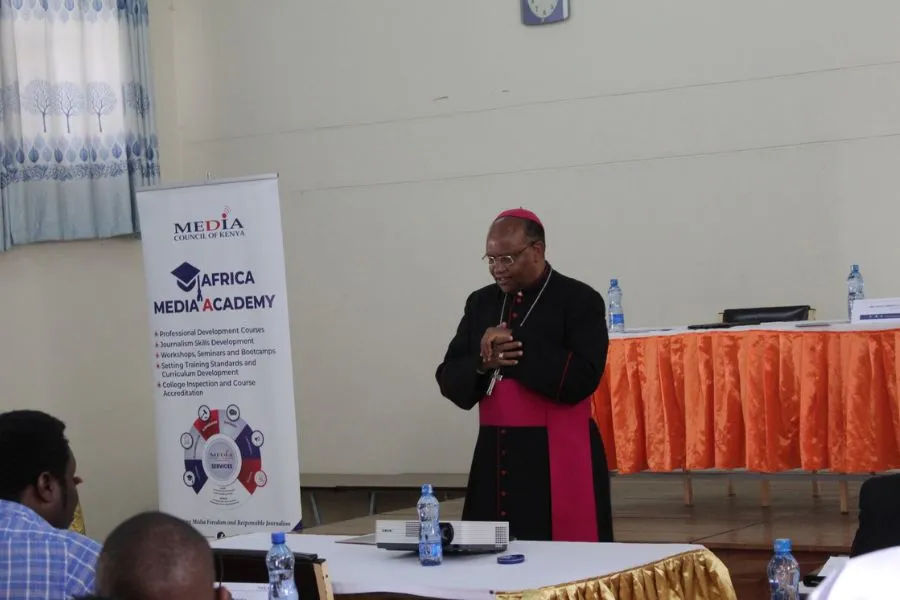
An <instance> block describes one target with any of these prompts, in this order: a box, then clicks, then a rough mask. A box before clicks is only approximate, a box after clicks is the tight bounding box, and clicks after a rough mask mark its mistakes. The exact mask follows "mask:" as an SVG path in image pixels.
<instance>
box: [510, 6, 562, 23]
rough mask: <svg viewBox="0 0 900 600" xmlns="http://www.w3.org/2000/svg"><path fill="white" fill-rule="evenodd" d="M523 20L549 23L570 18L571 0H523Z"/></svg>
mask: <svg viewBox="0 0 900 600" xmlns="http://www.w3.org/2000/svg"><path fill="white" fill-rule="evenodd" d="M521 2H522V22H523V23H524V24H526V25H547V24H549V23H558V22H559V21H565V20H566V19H568V18H569V0H521Z"/></svg>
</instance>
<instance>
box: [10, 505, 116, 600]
mask: <svg viewBox="0 0 900 600" xmlns="http://www.w3.org/2000/svg"><path fill="white" fill-rule="evenodd" d="M99 555H100V544H98V543H97V542H95V541H93V540H91V539H88V538H86V537H84V536H83V535H79V534H77V533H75V532H74V531H65V530H62V529H56V528H55V527H53V526H52V525H50V524H49V523H48V522H47V521H45V520H44V519H43V518H41V517H40V516H39V515H38V514H37V513H35V512H34V511H32V510H31V509H30V508H28V507H26V506H24V505H22V504H18V503H16V502H6V501H4V500H0V600H65V599H68V598H73V597H77V596H84V595H88V594H93V593H94V568H95V567H96V565H97V557H98V556H99Z"/></svg>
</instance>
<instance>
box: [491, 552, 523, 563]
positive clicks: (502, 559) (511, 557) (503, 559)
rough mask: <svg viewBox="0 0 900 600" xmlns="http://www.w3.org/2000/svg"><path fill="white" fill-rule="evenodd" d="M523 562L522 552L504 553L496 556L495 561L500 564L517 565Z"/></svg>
mask: <svg viewBox="0 0 900 600" xmlns="http://www.w3.org/2000/svg"><path fill="white" fill-rule="evenodd" d="M523 562H525V555H524V554H506V555H504V556H498V557H497V563H498V564H501V565H518V564H519V563H523Z"/></svg>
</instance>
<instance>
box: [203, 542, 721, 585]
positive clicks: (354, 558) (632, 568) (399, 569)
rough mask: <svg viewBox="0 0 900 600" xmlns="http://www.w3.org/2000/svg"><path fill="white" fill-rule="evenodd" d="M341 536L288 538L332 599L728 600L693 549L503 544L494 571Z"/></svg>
mask: <svg viewBox="0 0 900 600" xmlns="http://www.w3.org/2000/svg"><path fill="white" fill-rule="evenodd" d="M348 539H350V538H349V537H347V536H330V535H310V534H292V535H288V536H287V544H288V546H289V547H290V548H291V550H293V551H294V552H300V553H306V554H316V555H318V556H319V557H320V558H323V559H325V560H326V561H327V565H328V572H329V575H330V577H331V583H332V586H333V589H334V593H335V595H337V596H349V595H363V596H368V597H378V596H379V595H405V596H412V597H418V598H442V599H448V600H450V599H452V600H488V599H494V598H500V599H513V598H546V599H552V598H576V597H577V598H598V599H602V600H614V599H617V598H629V599H633V600H640V599H642V598H663V597H664V598H668V599H671V600H676V599H685V600H687V599H691V600H694V599H696V600H734V598H735V594H734V588H733V587H732V583H731V578H730V576H729V574H728V570H727V569H726V568H725V566H724V565H723V564H722V562H721V561H720V560H719V559H718V558H716V556H715V555H714V554H712V553H711V552H710V551H709V550H707V549H706V548H704V547H703V546H698V545H693V544H597V543H569V542H525V541H515V542H512V543H510V545H509V548H508V550H507V553H515V554H524V555H525V562H523V563H521V564H513V565H501V564H498V562H497V555H493V554H482V555H465V556H452V555H448V556H445V557H444V562H443V564H442V565H440V566H437V567H422V566H420V565H419V562H418V559H417V557H416V555H415V554H414V553H408V552H395V551H388V550H381V549H378V548H376V547H375V546H372V545H364V544H348V543H341V542H345V541H347V540H348ZM212 545H213V547H214V548H222V549H231V550H266V549H268V548H269V546H270V536H269V535H267V534H265V533H254V534H248V535H243V536H237V537H233V538H227V539H222V540H216V541H215V542H213V544H212Z"/></svg>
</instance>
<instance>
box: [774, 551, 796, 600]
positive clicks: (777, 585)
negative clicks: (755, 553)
mask: <svg viewBox="0 0 900 600" xmlns="http://www.w3.org/2000/svg"><path fill="white" fill-rule="evenodd" d="M768 575H769V590H770V593H771V598H772V600H798V599H799V598H800V565H799V564H797V559H795V558H794V555H793V554H791V540H787V539H779V540H775V556H773V557H772V560H770V561H769V569H768Z"/></svg>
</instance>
